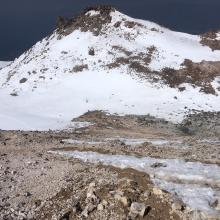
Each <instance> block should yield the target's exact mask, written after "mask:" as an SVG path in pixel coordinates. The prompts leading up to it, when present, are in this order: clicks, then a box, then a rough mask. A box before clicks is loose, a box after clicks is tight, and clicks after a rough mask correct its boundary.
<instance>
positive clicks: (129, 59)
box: [106, 46, 157, 76]
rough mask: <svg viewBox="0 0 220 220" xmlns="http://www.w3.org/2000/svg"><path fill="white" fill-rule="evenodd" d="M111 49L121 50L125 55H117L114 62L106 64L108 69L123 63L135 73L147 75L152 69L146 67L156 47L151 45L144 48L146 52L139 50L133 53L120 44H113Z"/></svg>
mask: <svg viewBox="0 0 220 220" xmlns="http://www.w3.org/2000/svg"><path fill="white" fill-rule="evenodd" d="M112 49H113V50H117V51H119V52H123V53H124V54H125V56H121V57H117V58H116V59H115V61H114V62H112V63H110V64H107V65H106V66H107V67H108V68H109V69H113V68H118V67H120V66H123V65H128V67H129V69H130V70H132V71H135V72H136V73H142V74H143V75H145V76H148V75H149V74H150V73H152V71H150V69H149V68H148V65H149V64H150V63H151V60H152V58H153V56H154V54H155V53H156V52H157V49H156V47H154V46H152V47H149V48H147V49H146V53H144V52H141V53H138V54H137V55H135V54H134V53H132V52H130V51H128V50H126V49H125V48H122V47H120V46H113V48H112Z"/></svg>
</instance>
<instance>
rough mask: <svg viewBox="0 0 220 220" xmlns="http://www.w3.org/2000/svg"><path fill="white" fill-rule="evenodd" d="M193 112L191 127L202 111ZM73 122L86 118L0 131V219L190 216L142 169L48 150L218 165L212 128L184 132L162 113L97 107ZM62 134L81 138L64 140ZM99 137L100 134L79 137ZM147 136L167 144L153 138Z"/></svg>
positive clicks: (219, 147) (219, 149) (218, 145)
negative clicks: (67, 125)
mask: <svg viewBox="0 0 220 220" xmlns="http://www.w3.org/2000/svg"><path fill="white" fill-rule="evenodd" d="M218 116H219V114H217V113H216V114H215V115H214V116H212V114H211V113H206V118H205V119H204V120H206V121H207V118H212V117H213V119H212V120H211V119H210V121H212V123H215V122H216V123H218V122H219V121H218V120H219V118H218V120H216V117H218ZM191 118H192V117H191ZM193 118H195V119H194V120H193V125H194V127H195V126H196V123H197V121H198V123H199V122H201V120H202V118H203V117H202V116H200V117H199V116H196V117H193ZM196 118H198V119H196ZM191 120H192V119H191ZM74 121H89V122H92V123H93V124H92V125H90V126H89V127H87V128H80V129H76V130H74V131H73V130H72V131H71V130H70V131H60V132H53V131H50V132H22V131H1V132H0V152H1V157H0V180H1V181H0V188H1V190H0V198H1V201H0V219H85V218H87V219H106V220H107V219H187V218H188V219H192V218H191V217H190V213H188V212H186V211H185V209H184V205H183V206H182V205H181V206H178V205H177V206H176V205H175V206H174V204H176V201H174V200H173V198H172V197H171V195H170V194H169V193H167V192H163V191H161V190H159V189H156V188H155V186H154V185H153V184H152V183H151V181H150V179H149V176H148V175H146V174H145V173H141V172H138V171H136V170H132V169H126V170H121V169H117V168H114V167H105V166H102V165H93V164H90V163H84V162H82V161H80V160H77V159H65V158H63V157H61V156H56V155H54V154H50V153H48V151H49V150H54V149H56V150H57V149H59V150H62V149H65V150H73V149H75V150H79V151H88V150H90V151H95V152H102V153H111V154H118V153H120V154H126V155H136V156H145V155H146V156H152V157H161V158H184V159H186V160H190V161H201V162H209V163H217V164H220V140H219V139H217V138H218V137H217V136H215V134H212V133H211V132H210V133H209V134H208V135H209V136H207V137H206V136H204V134H203V133H202V132H201V130H202V128H201V129H200V130H198V131H197V132H194V134H188V133H187V132H185V133H184V132H183V131H182V130H181V129H180V128H179V126H176V125H174V124H172V123H169V122H167V121H165V120H163V119H156V118H153V117H150V116H124V117H121V116H117V115H108V114H105V113H103V112H99V111H95V112H88V113H87V114H85V115H83V116H81V117H79V118H77V119H75V120H74ZM203 127H206V125H204V126H203ZM215 129H219V128H218V127H217V125H216V127H215ZM200 134H201V135H200ZM120 137H121V138H127V139H129V138H133V139H135V138H136V139H141V138H142V139H143V138H144V139H149V141H146V142H145V143H143V144H137V145H129V144H126V143H125V142H123V140H117V139H119V138H120ZM65 139H73V140H78V141H80V140H81V141H85V143H75V144H68V143H65V142H64V141H63V140H65ZM107 139H108V140H107ZM103 140H107V141H105V143H103V144H96V143H94V144H87V143H86V141H103ZM151 140H163V141H166V140H168V141H169V143H164V144H162V145H157V144H154V143H153V142H150V141H151ZM202 140H203V141H205V140H208V141H207V142H202ZM204 146H205V147H204ZM135 202H137V203H138V204H139V206H140V207H142V206H143V207H144V214H143V213H142V212H140V213H139V215H136V214H135V213H134V212H132V211H131V210H132V207H135V205H134V203H135ZM132 204H133V205H132ZM175 207H182V208H181V209H179V208H175ZM133 211H134V210H133ZM141 213H142V214H143V217H140V215H142V214H141Z"/></svg>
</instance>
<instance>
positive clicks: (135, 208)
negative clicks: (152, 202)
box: [129, 202, 150, 217]
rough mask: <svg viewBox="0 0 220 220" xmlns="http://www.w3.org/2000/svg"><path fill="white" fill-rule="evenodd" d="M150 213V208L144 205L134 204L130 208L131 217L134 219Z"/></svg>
mask: <svg viewBox="0 0 220 220" xmlns="http://www.w3.org/2000/svg"><path fill="white" fill-rule="evenodd" d="M149 211H150V207H149V206H146V205H145V204H144V203H138V202H133V203H132V204H131V207H130V212H129V216H132V217H137V216H140V217H144V216H145V215H146V214H147V213H148V212H149Z"/></svg>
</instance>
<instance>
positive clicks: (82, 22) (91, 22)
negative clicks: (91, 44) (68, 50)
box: [57, 5, 116, 36]
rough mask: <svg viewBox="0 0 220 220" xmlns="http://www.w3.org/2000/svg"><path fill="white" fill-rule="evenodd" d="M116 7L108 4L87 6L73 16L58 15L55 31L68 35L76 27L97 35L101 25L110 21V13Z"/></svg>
mask: <svg viewBox="0 0 220 220" xmlns="http://www.w3.org/2000/svg"><path fill="white" fill-rule="evenodd" d="M115 11H116V9H115V8H114V7H112V6H109V5H99V6H93V7H88V8H86V9H85V10H83V11H82V12H81V13H80V14H79V15H77V16H76V17H74V18H71V19H68V18H64V17H58V19H57V31H58V33H59V34H62V35H68V34H70V33H72V32H73V31H74V30H76V29H80V30H81V31H82V32H87V31H90V32H92V33H93V34H94V35H95V36H97V35H99V34H100V32H101V29H102V26H103V25H105V24H108V23H111V21H112V16H111V13H112V12H115Z"/></svg>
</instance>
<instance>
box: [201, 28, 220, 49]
mask: <svg viewBox="0 0 220 220" xmlns="http://www.w3.org/2000/svg"><path fill="white" fill-rule="evenodd" d="M217 33H220V30H215V31H209V32H207V33H205V34H203V35H201V43H202V44H203V45H204V46H208V47H210V48H211V49H212V50H213V51H214V50H220V40H219V39H217Z"/></svg>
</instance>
